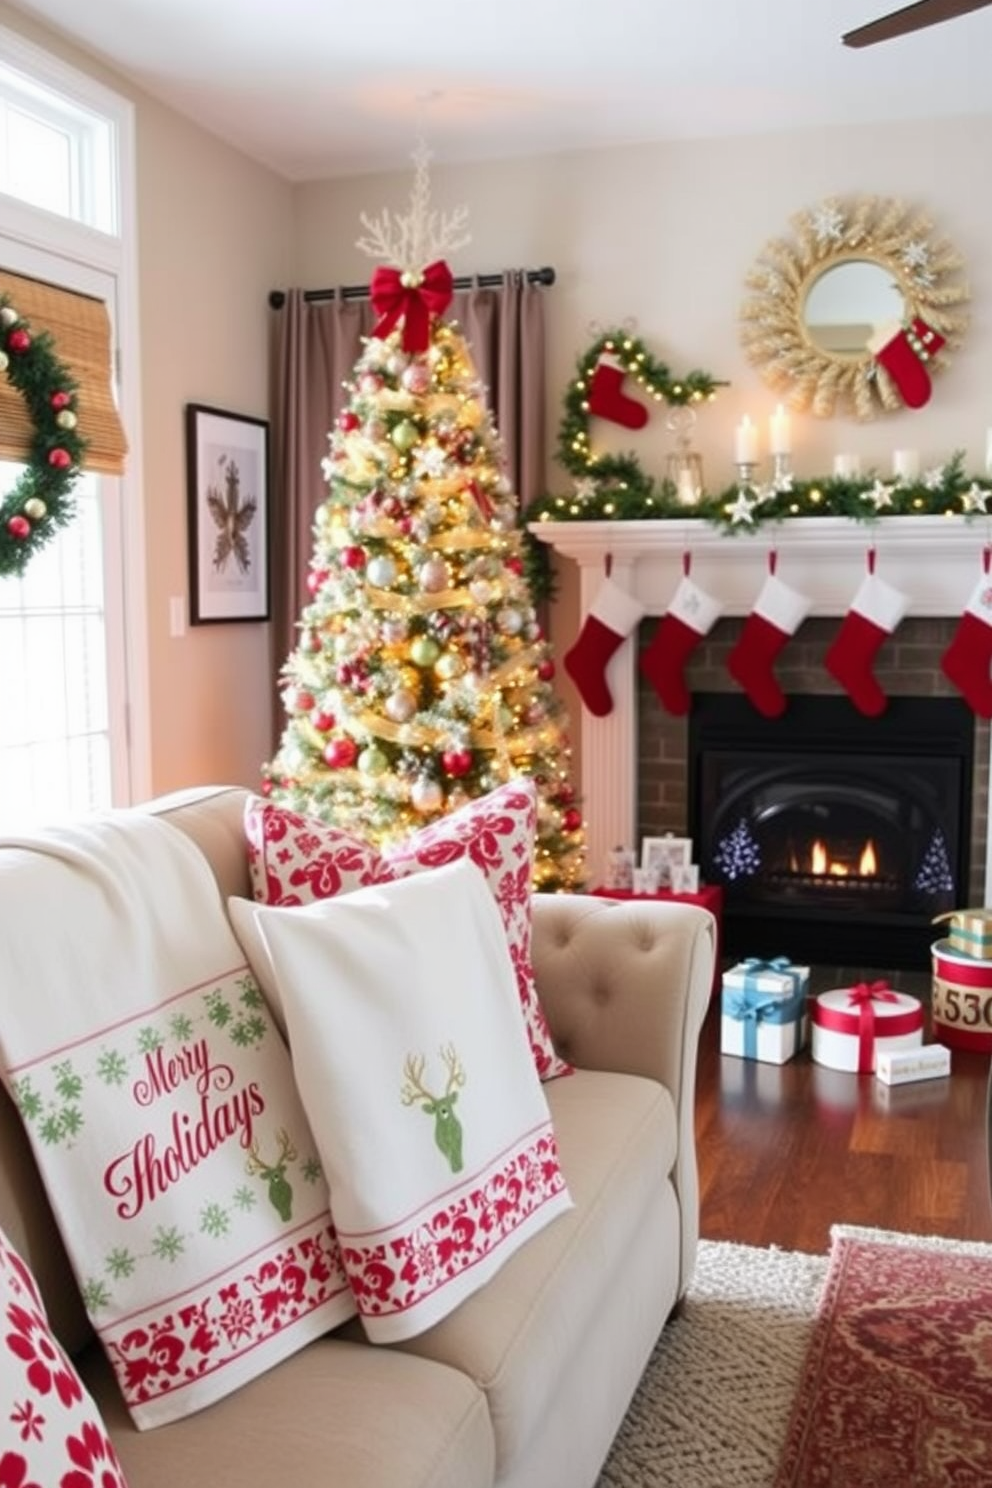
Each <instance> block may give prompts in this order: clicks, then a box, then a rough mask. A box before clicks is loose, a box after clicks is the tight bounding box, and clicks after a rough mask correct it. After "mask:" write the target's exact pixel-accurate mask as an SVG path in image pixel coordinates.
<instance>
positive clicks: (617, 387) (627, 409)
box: [587, 351, 648, 429]
mask: <svg viewBox="0 0 992 1488" xmlns="http://www.w3.org/2000/svg"><path fill="white" fill-rule="evenodd" d="M624 376H625V372H624V369H623V367H622V366H621V365H620V363H619V362H618V361H617V359H616V357H612V356H609V355H608V353H606V352H605V351H604V352H603V354H602V356H601V357H600V358H599V361H598V362H597V363H596V368H595V371H594V372H593V374H592V380H591V382H590V383H589V397H588V399H587V402H588V404H589V412H590V413H591V414H593V415H594V416H595V417H596V418H603V419H610V420H611V422H612V423H614V424H622V425H623V427H624V428H625V429H643V428H644V425H645V424H646V423H647V421H648V411H647V408H646V407H645V405H644V404H643V403H638V401H637V399H636V398H632V397H631V396H630V395H629V393H625V392H624V390H623V379H624Z"/></svg>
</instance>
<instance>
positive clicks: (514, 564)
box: [504, 554, 524, 578]
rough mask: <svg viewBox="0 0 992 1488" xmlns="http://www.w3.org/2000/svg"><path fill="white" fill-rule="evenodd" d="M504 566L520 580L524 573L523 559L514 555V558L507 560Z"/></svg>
mask: <svg viewBox="0 0 992 1488" xmlns="http://www.w3.org/2000/svg"><path fill="white" fill-rule="evenodd" d="M504 566H505V567H506V568H508V569H509V570H510V572H511V573H512V574H516V575H517V577H518V578H519V577H520V575H521V574H522V573H523V571H524V564H523V559H522V558H518V557H517V556H516V554H514V556H513V557H512V558H507V560H506V564H505V565H504Z"/></svg>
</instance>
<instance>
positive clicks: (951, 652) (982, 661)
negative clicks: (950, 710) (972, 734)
mask: <svg viewBox="0 0 992 1488" xmlns="http://www.w3.org/2000/svg"><path fill="white" fill-rule="evenodd" d="M990 559H992V547H990V546H989V545H988V544H986V546H985V547H984V548H983V549H982V572H981V577H980V578H979V580H978V582H977V584H976V585H975V587H974V589H973V590H972V592H971V597H970V599H969V600H968V603H967V605H966V607H965V611H964V614H963V615H962V616H961V618H960V620H959V621H958V624H957V629H956V630H955V632H954V635H953V636H952V637H951V643H950V645H949V646H948V648H947V650H946V651H945V652H944V654H943V656H942V657H941V659H940V669H941V671H942V672H943V673H944V676H945V677H946V678H947V679H948V681H949V682H952V683H953V684H954V686H955V687H956V688H957V690H958V692H960V693H961V695H962V697H963V698H964V700H965V702H966V703H967V704H968V706H969V708H971V710H972V712H973V713H977V714H978V716H979V718H992V576H990V574H989V566H990Z"/></svg>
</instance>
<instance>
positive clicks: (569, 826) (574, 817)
mask: <svg viewBox="0 0 992 1488" xmlns="http://www.w3.org/2000/svg"><path fill="white" fill-rule="evenodd" d="M561 824H562V826H563V827H564V828H565V831H566V832H577V831H578V830H579V828H580V827H581V825H582V812H581V811H577V810H576V808H575V807H574V806H570V807H569V808H568V810H567V811H566V812H565V815H564V816H563V817H562V819H561Z"/></svg>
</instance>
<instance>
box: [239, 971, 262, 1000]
mask: <svg viewBox="0 0 992 1488" xmlns="http://www.w3.org/2000/svg"><path fill="white" fill-rule="evenodd" d="M238 986H239V987H240V988H241V997H240V999H239V1001H240V1003H241V1006H242V1007H246V1008H264V1006H265V998H264V997H263V996H262V993H261V991H260V990H259V986H258V983H257V982H256V980H255V978H254V977H250V976H246V977H239V978H238Z"/></svg>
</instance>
